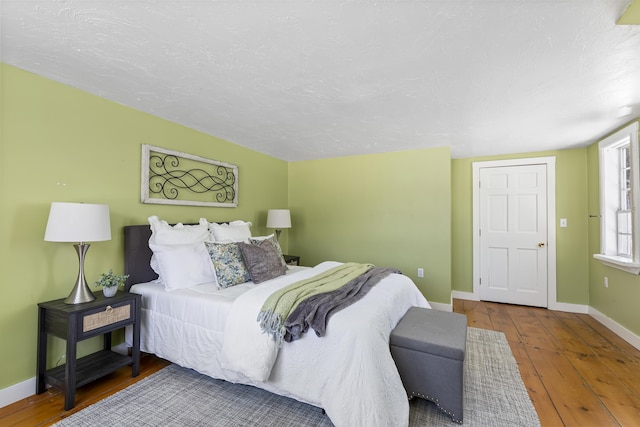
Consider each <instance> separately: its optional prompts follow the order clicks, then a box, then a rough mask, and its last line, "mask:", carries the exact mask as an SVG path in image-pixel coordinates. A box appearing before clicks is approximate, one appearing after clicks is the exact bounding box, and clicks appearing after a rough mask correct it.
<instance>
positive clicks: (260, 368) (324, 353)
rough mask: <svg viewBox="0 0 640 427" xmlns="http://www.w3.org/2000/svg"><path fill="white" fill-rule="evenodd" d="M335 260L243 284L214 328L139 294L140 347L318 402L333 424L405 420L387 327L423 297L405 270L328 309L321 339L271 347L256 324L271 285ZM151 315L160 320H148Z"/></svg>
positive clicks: (326, 266) (282, 283)
mask: <svg viewBox="0 0 640 427" xmlns="http://www.w3.org/2000/svg"><path fill="white" fill-rule="evenodd" d="M338 264H339V263H336V262H325V263H322V264H320V265H318V266H316V267H314V268H313V269H305V270H302V271H300V272H297V273H295V274H288V275H286V276H282V277H280V278H277V279H274V280H270V281H268V282H264V283H262V284H260V285H257V286H256V285H242V286H245V287H247V289H248V290H247V291H246V292H244V293H242V294H241V295H239V296H237V295H234V299H235V300H234V301H233V303H232V304H231V303H230V302H228V303H225V304H224V309H223V310H222V311H224V312H225V313H228V315H226V317H225V318H224V319H221V316H220V315H217V316H216V319H215V321H214V322H212V323H211V324H216V326H212V329H217V330H209V326H208V325H209V324H208V323H207V322H206V321H203V320H202V319H200V318H199V316H198V318H197V319H196V318H193V314H192V313H191V314H189V313H186V314H185V315H186V316H187V317H190V318H189V319H188V320H185V321H180V320H179V316H177V315H176V314H175V313H173V312H172V313H169V314H166V313H158V312H156V311H155V310H149V309H148V308H146V304H145V302H144V300H145V298H143V322H142V337H141V338H142V340H141V346H142V350H143V351H147V352H153V353H156V354H158V355H159V356H161V357H165V358H167V359H169V360H171V361H173V362H175V363H178V364H180V365H182V366H186V367H189V368H193V369H195V370H197V371H199V372H202V373H205V374H207V375H210V376H212V377H215V378H221V379H225V380H228V381H232V382H240V383H245V384H251V385H255V386H257V387H260V388H264V389H266V390H269V391H272V392H275V393H278V394H281V395H284V396H288V397H293V398H295V399H297V400H300V401H303V402H307V403H310V404H312V405H316V406H319V407H322V408H324V410H325V411H326V412H327V415H328V416H329V417H330V418H331V421H332V422H333V423H334V424H335V425H336V426H349V427H351V426H373V425H375V426H403V425H407V424H408V420H409V404H408V401H407V395H406V392H405V390H404V388H403V386H402V382H401V380H400V376H399V374H398V372H397V369H396V366H395V363H394V362H393V359H392V358H391V353H390V352H389V334H390V332H391V330H392V329H393V328H394V327H395V326H396V324H397V323H398V321H399V320H400V318H401V317H402V316H403V315H404V314H405V313H406V311H407V310H408V309H409V307H411V306H420V307H429V304H428V302H427V301H426V299H425V298H424V296H423V295H422V294H421V293H420V291H419V290H418V289H417V288H416V286H415V285H414V284H413V282H412V281H411V280H410V279H409V278H407V277H406V276H402V275H398V274H392V275H390V276H388V277H387V278H385V279H383V280H382V281H381V282H380V283H378V284H377V285H375V286H374V287H373V288H372V289H371V290H370V291H369V293H368V294H367V295H366V296H365V297H364V298H362V299H361V300H360V301H358V302H356V303H355V304H353V305H351V306H349V307H347V308H346V309H344V310H342V311H340V312H338V313H336V314H334V315H333V316H332V317H331V319H330V321H329V323H328V326H327V331H326V335H325V336H324V337H322V338H318V337H317V336H316V335H315V333H314V332H313V330H310V331H309V332H308V333H307V334H305V335H304V337H303V338H302V339H300V340H297V341H294V342H291V343H285V344H284V345H283V346H282V348H280V349H279V351H278V349H277V348H276V347H275V345H274V344H273V342H272V341H271V339H270V338H269V337H268V336H267V335H265V334H262V333H261V331H260V328H259V325H258V322H257V321H256V318H257V316H258V313H259V311H260V308H261V307H262V303H263V302H264V300H265V299H266V297H267V296H268V295H269V294H270V293H271V292H273V291H274V290H276V289H280V288H281V287H284V286H286V285H288V284H290V283H293V282H295V281H298V280H302V279H304V278H307V277H311V276H313V275H314V274H317V273H319V272H321V271H325V270H328V269H329V268H332V267H335V266H336V265H338ZM132 291H133V292H138V291H140V292H142V290H141V289H138V290H136V289H135V288H133V289H132ZM155 292H160V291H155ZM189 292H191V293H192V294H194V293H193V292H192V291H189ZM189 292H187V293H189ZM172 294H173V295H174V296H173V298H172V299H177V295H176V294H174V293H172ZM212 294H213V293H212ZM190 297H191V298H194V296H193V295H191V296H190ZM206 297H207V298H210V296H209V294H206ZM211 298H213V297H211ZM146 299H147V300H148V301H151V298H149V297H147V298H146ZM180 304H181V305H183V306H184V305H185V303H184V302H182V303H180ZM199 304H202V303H201V302H200V303H199ZM187 311H188V310H187ZM153 319H155V321H156V322H159V324H158V325H156V326H153V325H150V324H149V323H150V322H153ZM220 320H223V321H222V322H220ZM221 323H223V324H224V327H223V329H222V330H220V329H219V328H221V327H222V324H221ZM223 332H224V333H223ZM167 333H168V335H170V336H171V337H172V338H173V339H175V340H180V342H175V341H173V342H167V340H166V339H164V337H163V336H162V335H167ZM181 338H186V339H181ZM265 379H266V380H265Z"/></svg>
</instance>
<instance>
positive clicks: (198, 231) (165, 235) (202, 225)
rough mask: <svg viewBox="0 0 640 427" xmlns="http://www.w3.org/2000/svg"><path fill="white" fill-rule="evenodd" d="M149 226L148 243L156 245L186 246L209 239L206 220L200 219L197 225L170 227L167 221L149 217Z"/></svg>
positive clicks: (179, 224)
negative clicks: (149, 235)
mask: <svg viewBox="0 0 640 427" xmlns="http://www.w3.org/2000/svg"><path fill="white" fill-rule="evenodd" d="M149 225H151V237H150V238H149V243H153V244H156V245H186V244H190V243H202V242H204V241H205V240H208V239H209V223H208V221H207V220H206V218H200V222H199V224H197V225H183V224H181V223H178V224H176V225H175V226H171V225H169V224H168V223H167V221H163V220H160V219H158V217H157V216H155V215H154V216H150V217H149Z"/></svg>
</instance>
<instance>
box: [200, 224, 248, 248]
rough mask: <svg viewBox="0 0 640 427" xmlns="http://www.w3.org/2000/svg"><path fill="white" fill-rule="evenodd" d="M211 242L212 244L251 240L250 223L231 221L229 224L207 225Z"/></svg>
mask: <svg viewBox="0 0 640 427" xmlns="http://www.w3.org/2000/svg"><path fill="white" fill-rule="evenodd" d="M209 231H210V236H211V240H213V241H214V242H245V243H249V238H251V223H250V222H245V221H231V222H230V223H229V224H216V223H209Z"/></svg>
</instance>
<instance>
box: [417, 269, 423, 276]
mask: <svg viewBox="0 0 640 427" xmlns="http://www.w3.org/2000/svg"><path fill="white" fill-rule="evenodd" d="M418 277H424V269H423V268H419V269H418Z"/></svg>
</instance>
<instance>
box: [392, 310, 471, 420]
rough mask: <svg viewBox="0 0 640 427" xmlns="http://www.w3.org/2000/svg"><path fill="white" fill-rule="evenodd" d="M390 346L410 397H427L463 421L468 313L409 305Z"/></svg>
mask: <svg viewBox="0 0 640 427" xmlns="http://www.w3.org/2000/svg"><path fill="white" fill-rule="evenodd" d="M390 345H391V355H392V356H393V360H394V361H395V362H396V366H397V367H398V372H399V373H400V377H401V378H402V383H403V384H404V388H405V390H406V391H407V395H408V396H409V399H411V398H413V397H416V396H417V397H421V398H423V399H427V400H430V401H432V402H434V403H435V404H436V405H437V406H438V408H440V409H441V410H442V411H444V412H445V413H446V414H448V415H449V416H450V417H451V419H452V420H453V421H455V422H457V423H462V415H463V391H464V356H465V352H466V349H467V316H465V315H464V314H459V313H450V312H445V311H437V310H432V309H428V308H421V307H411V308H410V309H409V311H407V314H405V315H404V317H403V318H402V319H401V320H400V322H399V323H398V326H396V328H395V329H394V330H393V331H392V332H391V337H390Z"/></svg>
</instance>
